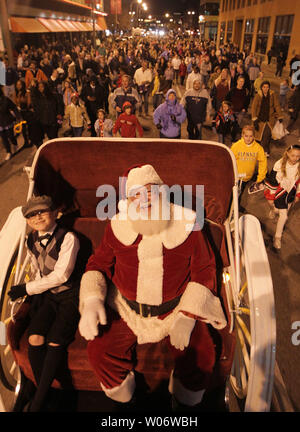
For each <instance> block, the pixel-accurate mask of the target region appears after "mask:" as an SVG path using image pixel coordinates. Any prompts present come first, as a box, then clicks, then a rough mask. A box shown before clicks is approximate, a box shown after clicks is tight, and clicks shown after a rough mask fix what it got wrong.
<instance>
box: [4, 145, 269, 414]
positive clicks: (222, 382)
mask: <svg viewBox="0 0 300 432" xmlns="http://www.w3.org/2000/svg"><path fill="white" fill-rule="evenodd" d="M145 163H149V164H151V165H153V166H154V167H155V169H156V170H157V171H158V172H159V174H160V175H161V177H162V178H163V179H164V181H165V182H166V184H167V185H169V186H172V185H175V184H176V185H180V186H181V187H183V186H184V185H190V186H191V187H192V189H191V190H192V193H191V195H192V196H191V197H190V198H191V200H190V202H191V203H192V205H193V206H195V205H197V201H198V200H199V199H200V197H199V196H197V188H196V186H197V185H203V186H204V217H205V218H204V225H203V228H202V229H203V230H204V231H205V232H206V234H207V236H208V239H209V241H210V244H211V246H212V248H213V251H214V253H215V257H216V263H217V280H218V295H219V297H220V300H221V303H222V306H223V309H224V312H225V315H226V317H227V321H228V324H227V326H226V327H225V328H224V329H223V330H218V331H216V330H214V329H211V330H212V332H213V333H214V334H213V338H214V341H215V347H216V354H217V361H216V364H215V367H214V374H213V378H212V382H211V390H212V391H213V389H214V388H220V386H221V387H222V388H224V389H226V391H225V396H226V399H227V401H228V395H231V396H232V395H235V397H236V398H237V399H238V400H239V402H240V403H239V406H240V407H241V409H242V410H244V411H268V410H269V409H270V403H271V397H272V388H273V373H274V364H275V344H276V333H275V312H274V298H273V286H272V279H271V274H270V268H269V263H268V258H267V254H266V250H265V245H264V241H263V237H262V232H261V227H260V224H259V221H258V220H257V219H256V218H255V217H254V216H252V215H247V214H246V215H242V216H241V217H239V209H238V189H239V187H238V184H239V179H238V174H237V167H236V161H235V158H234V156H233V154H232V152H231V151H230V150H229V149H228V148H227V147H226V146H224V145H222V144H217V143H214V142H206V141H188V140H161V139H135V140H130V139H121V140H120V139H116V138H107V139H106V138H104V139H96V138H95V139H94V138H79V139H66V138H63V139H56V140H52V141H49V142H47V143H45V144H44V145H43V146H42V147H40V148H39V150H38V151H37V152H36V154H35V157H34V160H33V164H32V166H31V168H30V169H28V176H29V189H28V195H27V199H29V198H30V197H31V196H32V195H42V194H46V195H50V196H52V197H54V198H55V201H56V202H57V203H61V204H63V205H64V210H65V211H64V212H63V216H62V222H63V223H64V224H66V226H67V227H69V228H71V229H72V230H74V231H75V232H76V233H77V234H78V236H79V239H80V242H81V249H80V254H81V258H82V263H83V265H84V264H85V262H86V261H87V259H88V257H89V256H90V254H91V253H92V251H93V250H94V249H95V248H96V247H97V245H98V244H99V242H100V240H101V238H102V235H103V233H104V228H105V225H106V223H107V221H102V220H99V219H98V218H97V217H96V208H97V205H98V204H99V201H101V200H102V199H104V198H105V197H103V196H101V197H100V196H97V193H96V191H97V189H98V187H99V186H101V185H104V184H106V185H111V186H113V187H114V188H115V190H116V191H118V190H119V177H120V176H122V174H123V173H124V172H125V171H126V170H127V169H128V167H129V166H133V165H136V164H145ZM195 191H196V192H195ZM24 203H25V198H24V202H23V203H20V206H21V205H23V204H24ZM180 204H183V205H184V203H180ZM26 235H27V227H26V223H25V219H24V218H23V216H22V213H21V207H17V208H15V209H14V210H13V211H12V212H11V213H10V215H9V217H8V219H7V221H6V223H5V225H4V227H3V228H2V230H1V233H0V265H1V268H0V289H1V298H0V320H1V328H0V330H1V341H2V346H1V347H0V349H1V362H0V377H1V380H2V383H3V384H4V386H5V387H7V389H9V390H10V391H12V392H15V394H16V397H18V394H19V395H20V394H21V393H22V387H23V385H24V382H25V381H26V380H28V379H29V380H31V381H32V382H34V378H33V373H32V370H31V368H30V364H29V361H28V358H27V344H28V341H27V336H26V327H27V325H28V319H27V317H28V309H29V307H30V305H29V303H28V302H27V301H26V300H25V301H24V302H22V304H21V305H20V304H19V303H18V302H15V303H14V304H10V301H9V298H8V295H7V293H8V291H9V289H10V286H12V285H14V284H17V283H22V282H24V281H26V280H29V278H30V263H29V261H28V257H27V255H26V250H25V249H26V247H25V240H26ZM86 343H87V342H86V341H85V340H84V339H83V338H82V337H81V336H80V334H79V332H77V334H76V337H75V340H74V342H72V344H71V345H70V346H69V348H68V366H69V370H70V372H71V375H72V380H73V384H74V387H75V389H76V390H78V391H101V388H100V386H99V383H98V381H97V379H96V377H95V375H94V373H93V370H92V368H91V366H90V364H89V361H88V357H87V352H86ZM171 369H172V364H171V360H170V358H169V357H168V351H167V350H166V346H165V345H164V341H161V342H160V343H158V344H155V346H153V344H151V345H149V344H144V345H139V346H138V348H137V366H136V371H137V373H140V374H141V375H143V377H144V381H145V383H146V384H147V391H148V392H150V393H151V392H155V391H157V389H159V388H160V386H161V383H162V382H166V381H167V380H168V377H169V373H170V370H171ZM53 386H54V387H59V384H58V382H56V381H54V383H53ZM231 396H230V397H231ZM4 405H5V403H4ZM229 405H230V404H229ZM6 409H7V410H12V409H13V407H10V408H6Z"/></svg>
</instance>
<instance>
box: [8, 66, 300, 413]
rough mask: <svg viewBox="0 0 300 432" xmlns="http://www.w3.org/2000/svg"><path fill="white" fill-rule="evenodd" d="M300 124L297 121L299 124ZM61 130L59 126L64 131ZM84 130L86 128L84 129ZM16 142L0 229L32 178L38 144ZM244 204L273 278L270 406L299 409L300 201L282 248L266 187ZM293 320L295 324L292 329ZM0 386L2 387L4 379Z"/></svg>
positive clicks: (274, 156) (148, 124)
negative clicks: (29, 170)
mask: <svg viewBox="0 0 300 432" xmlns="http://www.w3.org/2000/svg"><path fill="white" fill-rule="evenodd" d="M263 70H264V72H265V77H266V78H267V79H269V80H270V82H271V88H272V89H275V90H277V91H278V90H279V83H280V81H281V79H280V78H276V77H275V76H274V70H275V68H274V65H270V66H267V65H265V64H264V65H263ZM287 75H288V72H284V75H283V76H284V77H286V76H287ZM175 90H176V91H177V94H178V96H179V98H181V96H182V95H183V93H184V88H183V87H181V86H178V85H176V86H175ZM285 118H286V119H285V123H287V118H288V116H287V114H286V113H285ZM139 119H140V122H141V123H142V125H143V127H144V131H145V134H144V136H145V138H146V137H155V138H158V137H159V132H158V131H157V129H156V128H155V127H154V126H153V122H152V116H151V117H149V118H145V117H140V118H139ZM299 123H300V122H299ZM297 126H298V127H299V126H300V124H299V125H297ZM63 130H64V129H61V130H60V136H62V133H63ZM84 135H86V136H87V135H88V134H87V133H86V132H85V134H84ZM182 138H187V132H186V123H185V124H184V125H183V127H182ZM205 139H207V140H212V141H216V139H217V137H216V135H215V134H214V133H213V131H212V130H211V129H209V128H204V130H203V140H205ZM18 143H19V150H18V152H17V153H16V154H15V155H13V157H12V158H11V160H10V161H8V162H4V158H5V154H6V153H5V151H4V150H3V149H2V147H1V148H0V196H1V200H0V229H1V228H2V226H3V224H4V223H5V221H6V219H7V217H8V215H9V213H10V211H11V210H12V209H13V208H15V207H16V206H19V205H23V204H24V202H25V201H26V196H27V190H28V180H27V175H26V173H25V172H24V170H23V168H24V166H30V164H31V161H32V159H33V156H34V153H35V148H22V146H23V138H22V137H19V138H18ZM296 143H297V144H298V143H299V133H298V134H297V135H296V134H293V135H292V134H291V135H288V136H287V137H285V138H284V139H283V140H281V141H277V142H272V145H271V154H270V157H269V159H268V169H269V170H270V169H271V168H272V166H273V164H274V162H275V161H277V160H278V159H279V158H280V157H281V156H282V154H283V152H284V150H285V149H286V148H287V147H288V146H290V145H291V144H296ZM1 161H2V163H1ZM241 205H242V206H243V207H244V208H245V210H246V212H247V213H250V214H253V215H254V216H256V217H257V218H258V219H259V221H260V223H261V227H262V232H263V237H264V240H265V245H266V249H267V253H268V258H269V262H270V267H271V273H272V278H273V286H274V297H275V310H276V322H277V329H276V330H277V350H276V383H277V384H276V385H277V386H278V387H280V394H281V396H280V397H279V400H277V402H276V403H275V404H273V405H272V410H274V411H300V373H299V371H300V366H299V365H300V335H299V337H298V340H299V345H296V344H295V341H296V343H297V337H295V335H294V339H292V336H293V334H294V333H295V332H296V330H297V328H300V289H299V288H300V260H299V256H300V255H299V252H300V241H299V240H300V218H299V215H300V203H298V204H296V205H295V206H294V207H293V208H292V210H291V211H290V215H289V220H288V222H287V224H286V227H285V230H284V235H283V240H282V249H281V250H280V252H278V251H275V250H274V248H273V246H272V239H273V236H274V232H275V226H276V224H275V223H274V222H273V221H271V220H269V219H268V210H269V208H268V204H267V202H266V200H265V198H264V195H263V192H259V193H256V194H253V195H249V194H248V193H247V190H246V191H245V192H244V194H243V196H242V199H241ZM297 322H298V327H297ZM293 326H295V328H294V329H293ZM293 342H294V343H293ZM0 392H1V393H2V391H1V385H0Z"/></svg>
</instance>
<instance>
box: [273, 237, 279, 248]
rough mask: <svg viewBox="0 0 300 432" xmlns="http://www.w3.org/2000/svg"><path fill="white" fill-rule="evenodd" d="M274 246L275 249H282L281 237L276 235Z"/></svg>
mask: <svg viewBox="0 0 300 432" xmlns="http://www.w3.org/2000/svg"><path fill="white" fill-rule="evenodd" d="M273 246H274V248H275V249H278V250H279V249H281V237H274V242H273Z"/></svg>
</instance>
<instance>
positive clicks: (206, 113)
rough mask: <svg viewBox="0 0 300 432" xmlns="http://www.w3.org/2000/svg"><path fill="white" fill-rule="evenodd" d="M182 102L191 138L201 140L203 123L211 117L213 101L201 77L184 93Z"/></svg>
mask: <svg viewBox="0 0 300 432" xmlns="http://www.w3.org/2000/svg"><path fill="white" fill-rule="evenodd" d="M180 103H181V105H182V106H183V107H185V109H186V113H187V120H188V124H187V131H188V135H189V139H191V140H196V139H200V140H201V139H202V125H203V123H204V122H205V121H209V119H210V116H211V112H212V103H211V98H210V95H209V93H208V91H207V90H206V88H205V86H204V84H203V82H202V81H201V80H200V79H199V78H196V79H194V81H193V88H192V89H189V90H187V91H186V92H185V93H184V95H183V97H182V99H181V101H180Z"/></svg>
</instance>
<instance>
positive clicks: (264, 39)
mask: <svg viewBox="0 0 300 432" xmlns="http://www.w3.org/2000/svg"><path fill="white" fill-rule="evenodd" d="M270 21H271V18H270V17H263V18H259V20H258V30H257V39H256V49H255V51H256V52H258V53H260V54H265V53H266V50H267V45H268V37H269V30H270Z"/></svg>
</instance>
